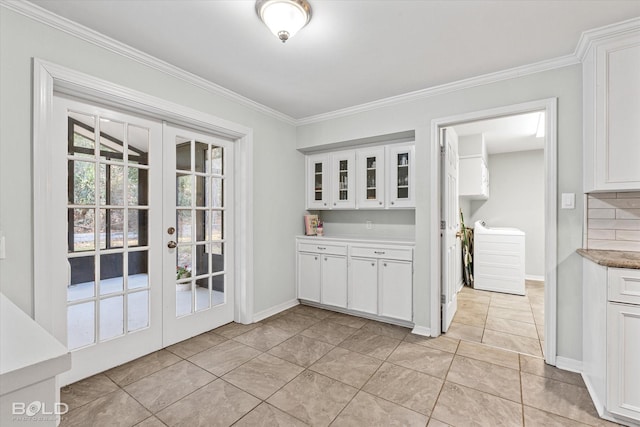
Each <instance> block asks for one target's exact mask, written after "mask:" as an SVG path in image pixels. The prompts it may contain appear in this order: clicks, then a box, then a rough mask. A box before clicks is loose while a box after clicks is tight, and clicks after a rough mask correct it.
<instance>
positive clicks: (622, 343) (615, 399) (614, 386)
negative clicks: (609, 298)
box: [607, 303, 640, 420]
mask: <svg viewBox="0 0 640 427" xmlns="http://www.w3.org/2000/svg"><path fill="white" fill-rule="evenodd" d="M638 337H640V306H639V305H626V304H617V303H609V304H608V307H607V385H608V393H607V410H609V411H610V412H611V413H613V414H618V415H622V416H625V417H630V418H632V419H635V420H640V363H638V361H640V339H638Z"/></svg>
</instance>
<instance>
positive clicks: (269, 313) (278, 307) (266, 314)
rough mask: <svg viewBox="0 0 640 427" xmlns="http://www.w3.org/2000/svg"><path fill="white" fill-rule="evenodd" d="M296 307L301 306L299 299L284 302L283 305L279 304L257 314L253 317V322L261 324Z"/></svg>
mask: <svg viewBox="0 0 640 427" xmlns="http://www.w3.org/2000/svg"><path fill="white" fill-rule="evenodd" d="M296 305H300V301H299V300H298V299H297V298H294V299H292V300H289V301H286V302H283V303H282V304H278V305H275V306H273V307H270V308H267V309H266V310H262V311H260V312H258V313H255V314H254V315H253V321H254V322H260V321H262V320H264V319H266V318H267V317H271V316H273V315H276V314H278V313H281V312H283V311H285V310H288V309H290V308H291V307H295V306H296Z"/></svg>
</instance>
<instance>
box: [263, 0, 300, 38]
mask: <svg viewBox="0 0 640 427" xmlns="http://www.w3.org/2000/svg"><path fill="white" fill-rule="evenodd" d="M256 12H257V13H258V16H260V19H262V22H264V23H265V25H266V26H267V27H268V28H269V30H271V32H272V33H273V34H274V35H275V36H276V37H278V38H279V39H280V40H282V42H283V43H284V42H286V41H287V40H288V39H290V38H291V37H293V36H294V35H295V34H296V33H297V32H298V31H299V30H300V29H301V28H302V27H304V26H305V25H307V23H308V22H309V20H310V19H311V6H310V5H309V3H307V2H306V1H305V0H258V1H257V2H256Z"/></svg>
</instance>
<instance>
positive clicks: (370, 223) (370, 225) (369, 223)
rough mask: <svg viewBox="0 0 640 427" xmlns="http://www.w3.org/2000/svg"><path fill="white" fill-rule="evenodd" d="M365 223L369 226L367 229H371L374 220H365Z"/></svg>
mask: <svg viewBox="0 0 640 427" xmlns="http://www.w3.org/2000/svg"><path fill="white" fill-rule="evenodd" d="M365 225H366V226H367V230H371V229H372V228H373V222H371V221H365Z"/></svg>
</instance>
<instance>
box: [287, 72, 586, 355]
mask: <svg viewBox="0 0 640 427" xmlns="http://www.w3.org/2000/svg"><path fill="white" fill-rule="evenodd" d="M551 97H557V98H558V152H557V155H558V165H559V166H558V193H564V192H566V193H578V194H580V193H582V68H581V66H580V65H573V66H568V67H564V68H560V69H555V70H551V71H545V72H540V73H536V74H530V75H525V76H521V77H518V78H513V79H509V80H504V81H501V82H497V83H492V84H485V85H480V86H476V87H472V88H468V89H464V90H458V91H452V92H448V93H441V94H439V95H434V96H431V97H425V98H421V99H413V100H412V101H408V102H405V103H399V104H393V105H388V106H384V107H380V108H373V109H370V110H367V111H363V112H357V113H353V114H350V115H344V116H341V117H336V118H331V119H327V120H324V121H319V122H314V123H309V124H307V125H304V126H299V127H298V129H297V135H298V136H297V139H298V148H300V149H305V148H311V147H320V146H322V145H324V144H328V143H338V142H341V141H349V140H356V139H359V138H365V137H373V136H376V135H385V134H392V133H396V132H402V131H410V130H415V136H416V161H417V165H418V166H417V167H416V182H417V183H418V186H417V188H416V214H415V215H416V224H415V227H416V255H415V256H416V259H417V260H429V259H430V258H431V257H438V256H439V254H432V253H430V248H429V245H430V241H431V239H438V238H439V236H438V234H435V233H434V231H435V230H431V229H430V223H431V218H430V204H431V201H432V199H435V198H436V197H438V196H437V195H434V194H430V188H429V186H430V170H429V167H428V165H429V164H430V163H431V158H430V156H431V148H430V147H431V144H433V143H434V142H433V141H431V133H430V132H431V120H433V119H438V118H443V117H449V116H453V115H458V114H463V113H469V112H474V111H480V110H485V109H489V108H497V107H502V106H505V105H511V104H517V103H522V102H527V101H532V100H538V99H545V98H551ZM582 212H583V206H582V199H581V198H577V200H576V209H574V210H558V213H557V217H558V241H557V248H558V268H557V276H558V293H557V297H558V355H560V356H563V357H566V358H570V359H576V360H581V358H582V350H581V348H582V338H581V337H582V285H581V282H582V269H581V265H582V264H581V259H580V256H579V255H577V254H576V253H575V250H576V249H577V248H579V247H581V245H582V219H583V218H582ZM428 265H429V264H428V262H426V261H424V262H417V263H416V266H415V276H414V312H415V321H416V323H417V324H418V325H419V326H425V327H429V319H430V312H429V311H430V300H429V296H430V293H429V290H430V288H429V287H430V286H432V285H433V286H437V285H438V284H432V283H430V278H429V268H428Z"/></svg>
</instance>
